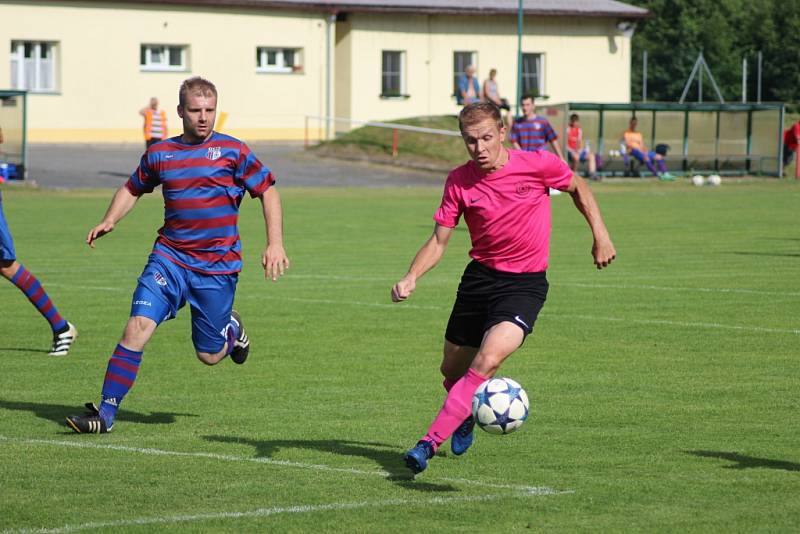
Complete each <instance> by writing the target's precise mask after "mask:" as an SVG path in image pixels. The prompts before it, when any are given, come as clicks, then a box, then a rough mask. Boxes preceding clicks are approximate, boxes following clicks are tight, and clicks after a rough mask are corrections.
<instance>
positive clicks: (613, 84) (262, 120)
mask: <svg viewBox="0 0 800 534" xmlns="http://www.w3.org/2000/svg"><path fill="white" fill-rule="evenodd" d="M0 20H2V21H4V22H5V21H10V24H3V27H4V29H3V31H2V32H0V88H10V84H11V83H10V55H9V50H10V43H11V42H12V41H17V40H26V41H27V40H30V41H54V42H57V43H58V48H57V65H58V71H57V76H58V78H59V82H58V90H57V92H55V93H53V94H37V93H32V94H30V96H29V100H28V104H29V106H28V109H29V113H28V128H29V139H30V140H31V141H34V142H36V141H55V142H61V141H76V142H80V141H84V142H102V141H134V142H140V141H141V139H142V134H141V126H142V119H141V117H140V116H139V114H138V110H139V109H140V108H142V107H143V106H145V105H146V104H147V102H148V99H149V98H150V97H151V96H157V97H159V99H160V100H161V106H162V107H163V108H164V109H166V110H167V112H168V120H169V125H170V131H171V132H172V133H176V132H177V131H179V123H178V121H179V119H178V117H177V114H176V113H175V107H176V105H177V101H178V97H177V91H178V87H179V85H180V82H181V81H182V80H184V79H185V78H187V77H189V76H194V75H201V76H204V77H206V78H208V79H210V80H212V81H213V82H214V83H215V84H216V85H217V87H218V89H219V92H220V99H219V111H220V112H224V113H225V114H226V119H225V122H224V126H223V128H222V130H223V131H225V132H227V133H230V134H232V135H236V136H240V137H243V138H245V139H250V140H256V139H301V138H302V137H303V135H304V133H305V131H304V125H305V122H306V121H305V116H306V115H317V116H322V115H325V109H326V106H325V98H326V91H325V89H326V85H325V72H326V56H325V46H326V33H325V30H326V22H325V14H324V13H322V12H313V11H296V12H292V11H282V10H265V9H233V8H224V9H217V8H202V9H201V8H197V7H180V6H174V5H172V6H158V5H154V4H146V5H136V4H124V3H122V4H117V3H116V2H111V1H109V2H87V3H78V2H63V1H61V0H52V1H48V2H41V3H40V2H34V1H23V0H18V1H12V0H5V1H0ZM615 23H616V21H615V20H613V19H594V18H552V17H546V18H534V17H527V18H526V19H525V35H524V39H523V51H525V52H535V53H543V54H544V58H545V59H544V79H545V87H544V94H546V95H548V96H549V99H548V100H547V101H546V102H547V103H557V102H566V101H592V102H628V101H629V100H630V92H629V91H630V90H629V87H630V39H628V38H624V37H622V36H620V35H619V34H618V32H617V31H616V28H615ZM516 28H517V26H516V17H513V16H493V17H478V16H452V15H413V14H397V13H395V14H370V13H348V14H347V15H346V17H344V19H343V20H339V21H338V22H336V27H335V34H334V41H335V43H336V50H335V54H334V59H335V68H334V69H333V72H334V84H333V85H334V90H333V95H332V97H333V99H334V101H333V103H334V115H336V116H339V117H348V118H353V119H361V120H390V119H396V118H401V117H411V116H419V115H436V114H455V113H457V112H458V109H459V108H458V106H457V105H456V103H455V99H454V98H453V96H452V87H453V51H455V50H463V51H468V50H474V51H476V52H477V62H476V63H477V65H476V66H477V68H478V78H479V80H481V81H482V80H483V79H484V78H485V77H486V76H487V75H488V71H489V69H490V68H492V67H494V68H497V69H498V72H499V74H498V77H497V80H498V84H499V88H500V92H501V95H503V96H505V97H507V98H508V99H509V100H510V101H511V102H514V101H515V100H516V95H515V89H516V79H515V72H516V68H517V57H516V50H517V38H516V31H517V29H516ZM142 44H174V45H188V47H189V59H188V69H187V70H186V71H183V72H146V71H142V70H141V68H140V65H139V51H140V46H141V45H142ZM258 46H275V47H296V48H301V49H302V51H303V66H304V68H303V72H302V73H296V74H277V73H269V74H266V73H257V72H256V62H255V56H256V48H257V47H258ZM383 50H402V51H405V60H406V63H405V73H404V75H405V77H406V80H407V82H406V88H405V89H406V91H405V93H407V94H408V95H409V96H408V98H396V99H387V98H381V96H380V92H381V52H382V51H383ZM309 124H310V126H311V129H310V135H311V137H312V138H314V137H317V136H318V135H320V133H321V132H323V131H324V127H321V126H323V125H321V124H320V123H319V122H317V121H315V120H311V121H309Z"/></svg>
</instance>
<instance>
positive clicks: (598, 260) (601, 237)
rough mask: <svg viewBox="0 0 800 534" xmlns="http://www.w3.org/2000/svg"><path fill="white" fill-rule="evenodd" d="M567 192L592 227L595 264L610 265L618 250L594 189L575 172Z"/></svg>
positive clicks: (600, 267)
mask: <svg viewBox="0 0 800 534" xmlns="http://www.w3.org/2000/svg"><path fill="white" fill-rule="evenodd" d="M567 192H568V193H569V194H570V195H571V196H572V201H573V202H574V203H575V207H576V208H578V211H580V212H581V213H582V214H583V216H584V218H585V219H586V222H588V223H589V227H590V228H591V229H592V237H594V243H593V244H592V257H593V258H594V264H595V265H596V266H597V268H598V269H602V268H603V267H608V266H609V265H610V264H611V262H612V261H613V260H614V258H616V257H617V251H616V250H614V244H613V243H612V242H611V237H610V236H609V235H608V229H607V228H606V223H604V222H603V217H602V216H601V215H600V208H599V207H598V205H597V201H596V200H595V198H594V195H593V194H592V190H591V189H589V186H588V185H587V184H586V182H585V181H584V179H583V178H581V177H580V176H578V175H577V174H573V175H572V182H570V184H569V187H568V188H567Z"/></svg>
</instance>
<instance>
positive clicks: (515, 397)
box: [472, 378, 529, 434]
mask: <svg viewBox="0 0 800 534" xmlns="http://www.w3.org/2000/svg"><path fill="white" fill-rule="evenodd" d="M528 409H529V402H528V395H527V393H525V390H524V389H522V386H520V385H519V383H518V382H516V381H514V380H511V379H510V378H490V379H489V380H487V381H486V382H484V383H483V384H481V385H480V386H479V387H478V389H477V391H475V395H474V396H473V397H472V415H473V416H474V417H475V422H476V423H477V424H478V426H479V427H480V428H482V429H483V430H485V431H486V432H489V433H490V434H510V433H511V432H514V431H515V430H517V429H518V428H519V427H520V426H522V423H524V422H525V419H527V418H528Z"/></svg>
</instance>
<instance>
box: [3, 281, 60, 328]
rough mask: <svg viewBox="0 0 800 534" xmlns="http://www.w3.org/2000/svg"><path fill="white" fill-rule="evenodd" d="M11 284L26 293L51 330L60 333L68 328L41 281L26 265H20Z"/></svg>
mask: <svg viewBox="0 0 800 534" xmlns="http://www.w3.org/2000/svg"><path fill="white" fill-rule="evenodd" d="M11 283H12V284H14V285H15V286H17V287H18V288H19V289H20V291H22V292H23V293H25V296H26V297H28V300H30V301H31V304H33V305H34V306H35V307H36V309H37V310H39V313H41V314H42V316H43V317H44V318H45V319H47V322H48V323H50V328H52V329H53V332H60V331H62V330H64V329H65V328H66V327H67V321H65V320H64V319H63V318H62V317H61V315H60V314H59V313H58V310H57V309H56V307H55V306H54V305H53V301H52V300H50V297H49V296H48V294H47V291H45V290H44V288H43V287H42V284H40V283H39V280H38V279H37V278H36V277H35V276H33V275H32V274H31V272H30V271H29V270H28V269H26V268H25V266H24V265H20V266H19V270H18V271H17V273H16V274H15V275H14V276H12V277H11Z"/></svg>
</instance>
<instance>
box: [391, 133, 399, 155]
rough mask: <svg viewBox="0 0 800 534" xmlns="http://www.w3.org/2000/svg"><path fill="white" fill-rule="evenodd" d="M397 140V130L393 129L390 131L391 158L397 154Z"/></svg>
mask: <svg viewBox="0 0 800 534" xmlns="http://www.w3.org/2000/svg"><path fill="white" fill-rule="evenodd" d="M397 138H398V135H397V128H394V129H392V157H393V158H396V157H397V152H398V147H397V144H398V143H397V141H398V139H397Z"/></svg>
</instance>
